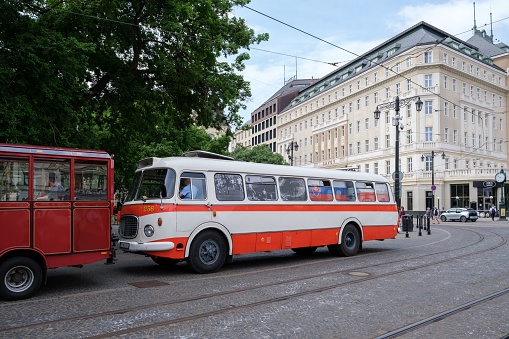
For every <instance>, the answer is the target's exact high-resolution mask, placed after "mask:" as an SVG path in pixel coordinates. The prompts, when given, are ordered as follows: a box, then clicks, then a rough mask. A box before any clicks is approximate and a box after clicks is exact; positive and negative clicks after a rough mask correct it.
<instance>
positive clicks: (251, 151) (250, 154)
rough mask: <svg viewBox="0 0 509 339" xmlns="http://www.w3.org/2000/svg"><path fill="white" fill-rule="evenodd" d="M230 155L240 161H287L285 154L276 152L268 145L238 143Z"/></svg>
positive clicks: (281, 163)
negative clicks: (250, 145) (250, 146)
mask: <svg viewBox="0 0 509 339" xmlns="http://www.w3.org/2000/svg"><path fill="white" fill-rule="evenodd" d="M230 156H231V157H232V158H233V159H235V160H239V161H249V162H257V163H265V164H276V165H285V164H286V162H285V160H284V158H283V156H282V155H281V154H279V153H274V152H272V150H271V149H270V147H268V146H267V145H257V146H254V147H253V148H247V147H245V146H243V145H240V144H238V145H237V146H235V149H234V150H233V152H232V153H231V154H230Z"/></svg>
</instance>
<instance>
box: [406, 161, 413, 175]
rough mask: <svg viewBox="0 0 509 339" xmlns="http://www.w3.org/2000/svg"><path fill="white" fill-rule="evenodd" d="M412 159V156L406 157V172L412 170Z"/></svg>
mask: <svg viewBox="0 0 509 339" xmlns="http://www.w3.org/2000/svg"><path fill="white" fill-rule="evenodd" d="M413 167H414V166H413V159H412V158H406V170H407V172H413V170H414V169H413Z"/></svg>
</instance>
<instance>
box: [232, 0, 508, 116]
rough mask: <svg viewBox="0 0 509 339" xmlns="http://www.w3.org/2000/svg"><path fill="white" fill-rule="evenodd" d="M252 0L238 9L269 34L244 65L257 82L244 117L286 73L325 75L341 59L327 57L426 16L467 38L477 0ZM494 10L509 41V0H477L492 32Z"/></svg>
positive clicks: (502, 38)
mask: <svg viewBox="0 0 509 339" xmlns="http://www.w3.org/2000/svg"><path fill="white" fill-rule="evenodd" d="M247 7H249V8H237V9H236V10H235V12H234V14H235V15H236V16H238V17H242V18H244V19H245V20H246V21H247V23H248V25H249V27H251V28H252V29H254V30H255V32H256V33H269V35H270V39H269V41H268V42H264V43H262V44H260V45H255V46H252V47H253V48H252V49H251V51H249V54H250V55H251V60H249V61H247V62H246V70H245V71H244V72H243V73H242V74H243V75H244V78H245V79H246V80H247V81H249V82H250V83H251V90H252V97H251V99H250V101H248V102H247V106H248V107H247V109H246V110H245V111H241V112H240V114H241V115H242V117H243V118H244V122H247V121H248V120H249V119H250V114H251V112H253V111H254V110H255V109H257V108H258V107H259V106H260V105H261V104H263V102H264V101H265V100H267V99H268V98H269V97H270V96H271V95H272V94H274V93H275V92H276V91H277V90H278V89H279V88H280V87H281V86H283V84H284V79H289V78H290V77H292V76H294V75H295V74H297V77H298V78H299V79H310V78H312V77H313V78H321V77H323V76H325V75H327V74H328V73H330V72H332V71H334V70H335V69H336V67H338V66H336V67H334V66H332V65H330V64H329V63H339V64H338V65H339V66H341V65H342V63H344V62H345V61H349V60H351V59H354V58H355V57H356V55H361V54H363V53H365V52H367V51H368V50H370V49H371V48H373V47H375V46H377V45H379V44H380V43H382V42H384V41H386V40H388V39H390V38H391V37H393V36H395V35H397V34H398V33H401V32H402V31H403V30H405V29H407V28H409V27H411V26H413V25H415V24H417V23H419V22H420V21H425V22H427V23H429V24H431V25H433V26H435V27H437V28H439V29H441V30H443V31H445V32H447V33H449V34H452V35H455V36H457V37H458V38H460V39H462V40H468V39H469V38H470V37H471V36H472V28H473V26H474V5H473V1H467V0H452V1H440V0H428V1H426V0H424V1H423V0H356V1H353V0H313V1H311V0H251V3H250V4H248V5H247ZM490 12H491V13H492V21H493V35H494V38H495V42H503V43H505V44H507V45H509V5H508V0H491V1H484V0H481V1H475V18H476V24H477V28H478V29H485V30H486V32H487V33H488V34H490V31H491V27H490ZM276 20H278V21H279V22H278V21H276ZM285 24H287V25H289V26H293V27H294V28H292V27H289V26H287V25H285ZM299 30H300V31H299ZM302 31H303V32H305V33H303V32H302ZM306 33H308V34H310V35H313V36H315V37H316V38H315V37H312V36H310V35H308V34H306ZM317 38H319V39H321V40H319V39H317Z"/></svg>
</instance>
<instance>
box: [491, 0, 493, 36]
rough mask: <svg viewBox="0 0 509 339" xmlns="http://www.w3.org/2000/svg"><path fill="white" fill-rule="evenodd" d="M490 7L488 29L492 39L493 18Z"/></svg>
mask: <svg viewBox="0 0 509 339" xmlns="http://www.w3.org/2000/svg"><path fill="white" fill-rule="evenodd" d="M491 16H492V13H491V6H490V29H491V38H492V39H493V18H492V17H491Z"/></svg>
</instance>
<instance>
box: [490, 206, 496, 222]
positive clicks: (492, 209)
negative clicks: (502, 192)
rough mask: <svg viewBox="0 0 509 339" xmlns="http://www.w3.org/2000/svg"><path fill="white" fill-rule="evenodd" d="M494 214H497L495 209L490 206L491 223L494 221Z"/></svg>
mask: <svg viewBox="0 0 509 339" xmlns="http://www.w3.org/2000/svg"><path fill="white" fill-rule="evenodd" d="M496 213H497V209H496V208H495V206H491V208H490V216H491V221H495V214H496Z"/></svg>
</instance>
